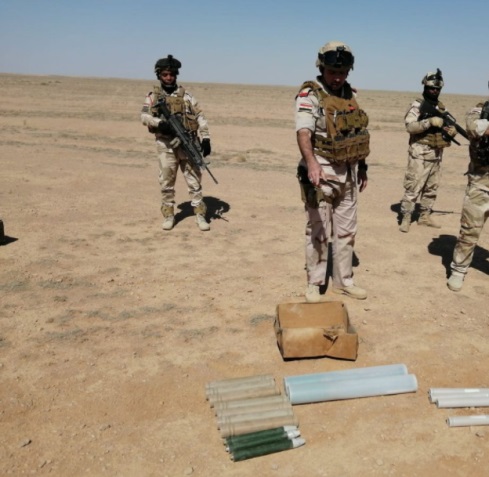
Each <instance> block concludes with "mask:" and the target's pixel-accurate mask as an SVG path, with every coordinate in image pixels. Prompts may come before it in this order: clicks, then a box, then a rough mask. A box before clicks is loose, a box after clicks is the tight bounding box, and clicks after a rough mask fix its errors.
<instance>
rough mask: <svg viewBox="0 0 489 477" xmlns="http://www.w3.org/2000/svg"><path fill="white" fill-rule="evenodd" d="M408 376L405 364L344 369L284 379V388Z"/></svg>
mask: <svg viewBox="0 0 489 477" xmlns="http://www.w3.org/2000/svg"><path fill="white" fill-rule="evenodd" d="M401 374H409V373H408V369H407V366H406V365H405V364H387V365H384V366H370V367H367V368H355V369H346V370H344V371H328V372H325V373H313V374H302V375H297V376H287V377H285V378H284V386H285V387H286V386H287V385H289V384H291V385H298V384H302V383H304V384H305V383H307V384H309V383H311V382H331V381H339V380H344V379H359V378H367V377H368V378H370V377H378V376H395V375H401Z"/></svg>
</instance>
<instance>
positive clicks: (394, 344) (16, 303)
mask: <svg viewBox="0 0 489 477" xmlns="http://www.w3.org/2000/svg"><path fill="white" fill-rule="evenodd" d="M355 74H359V73H356V72H355ZM304 79H312V78H304ZM181 81H182V83H183V84H186V83H185V78H184V77H183V76H182V78H181ZM152 83H153V82H152V81H151V80H148V81H124V80H111V79H89V78H68V77H55V76H52V77H50V76H49V77H48V76H43V77H41V76H18V75H9V74H2V75H0V154H1V174H0V216H1V217H2V218H3V220H4V222H5V233H6V234H7V236H8V237H9V240H8V243H7V244H6V245H4V246H2V247H0V474H1V475H31V474H33V475H56V476H85V475H95V476H167V477H178V476H188V475H195V476H204V477H210V476H236V477H238V476H239V477H245V476H246V477H247V476H264V477H268V476H272V477H273V476H279V475H280V476H281V477H289V476H290V477H292V476H294V477H295V476H299V475H300V476H304V477H326V476H327V477H343V476H346V477H350V476H352V477H356V476H363V477H365V476H399V477H401V476H403V477H411V476H413V475H416V476H418V477H427V476H464V477H465V476H468V475H472V476H482V475H487V468H488V464H489V450H488V442H489V431H487V430H486V428H484V427H465V428H449V427H448V426H447V424H446V422H445V420H446V418H447V417H448V416H455V415H470V414H484V413H485V412H486V410H485V409H484V408H480V409H438V408H436V407H435V406H434V405H433V404H431V403H430V402H429V400H428V396H427V391H428V390H429V389H430V388H432V387H489V377H488V376H489V375H488V372H487V370H488V368H489V347H488V345H487V343H488V341H489V310H488V306H487V304H488V299H487V289H488V284H489V238H488V235H487V231H486V232H485V233H484V234H483V236H482V238H481V240H480V243H479V246H478V247H477V250H476V255H475V259H474V262H473V265H472V267H471V269H470V272H469V274H468V276H467V279H466V282H465V285H464V288H463V290H462V291H461V292H460V293H453V292H451V291H449V290H448V289H447V287H446V277H447V267H448V265H449V262H450V259H451V253H452V250H453V246H454V243H455V239H456V236H457V234H458V228H459V220H460V211H461V205H462V198H463V194H464V189H465V184H466V179H465V177H464V172H465V170H466V165H467V141H465V140H464V139H463V138H461V139H460V140H461V143H462V145H461V146H453V147H451V148H449V149H448V150H447V151H446V154H445V159H444V162H443V183H442V186H441V189H440V192H439V198H438V200H437V203H436V219H437V220H438V221H439V222H440V224H441V225H442V228H441V229H439V230H436V229H429V228H425V227H418V226H417V225H416V224H413V226H412V228H411V231H410V232H409V234H402V233H400V232H399V231H398V222H397V215H398V208H399V200H400V198H401V195H402V178H403V174H404V169H405V165H406V160H407V153H406V150H407V134H406V132H405V131H404V128H403V122H402V120H403V115H404V112H405V110H406V108H407V106H408V105H409V103H410V102H411V100H412V99H414V98H415V97H418V96H419V91H416V89H415V88H416V85H413V88H414V89H413V91H414V92H381V91H360V92H359V102H360V103H361V105H362V106H363V107H364V109H365V110H366V111H367V112H368V113H369V116H370V131H371V135H372V148H371V149H372V153H371V155H370V157H369V159H368V162H369V164H370V169H369V184H368V188H367V190H366V191H365V192H363V193H362V194H361V197H360V205H359V232H358V237H357V245H356V257H357V259H358V260H357V261H356V268H355V278H356V282H357V283H358V284H359V285H361V286H364V287H365V288H367V290H368V292H369V296H368V299H367V300H365V301H354V300H352V299H349V298H347V297H344V298H343V301H344V302H345V304H346V306H347V308H348V311H349V314H350V318H351V321H352V323H353V325H354V326H355V327H356V329H357V331H358V334H359V337H360V346H359V355H358V359H357V360H356V361H344V360H334V359H330V358H321V359H307V360H291V361H284V360H283V359H282V357H281V355H280V353H279V350H278V348H277V344H276V338H275V335H274V332H273V322H274V318H275V308H276V305H277V304H279V303H284V302H297V301H301V300H302V299H303V292H304V288H305V272H304V257H303V243H304V237H303V233H304V217H303V210H302V204H301V201H300V196H299V189H298V185H297V182H296V179H295V168H296V163H297V159H298V154H297V147H296V144H295V134H294V124H293V106H292V105H293V97H294V95H295V92H296V88H293V87H264V86H239V85H225V84H222V85H218V84H186V86H187V87H188V89H189V90H191V91H192V92H193V93H194V94H195V95H196V97H197V98H198V99H199V101H200V103H201V105H202V107H203V109H204V110H205V112H206V115H207V117H208V119H209V123H210V128H211V134H212V147H213V154H212V156H211V166H210V167H211V169H212V171H213V173H214V175H215V176H216V178H217V179H218V181H219V184H218V185H215V184H214V183H213V182H212V181H211V180H210V177H209V176H205V179H204V193H205V199H206V202H207V204H208V207H209V217H210V221H211V227H212V228H211V231H210V232H208V233H202V232H200V231H199V230H198V228H197V226H196V224H195V222H194V219H193V217H192V216H191V209H190V205H189V201H188V197H187V193H186V187H185V184H184V182H183V179H182V177H181V176H179V178H178V181H177V199H178V203H179V213H178V219H179V221H178V223H177V226H176V227H175V229H174V230H173V231H171V232H163V231H162V230H161V228H160V226H161V217H160V211H159V200H160V199H159V188H158V182H157V164H156V159H155V151H154V143H153V139H152V137H151V136H150V135H149V134H148V133H147V131H146V129H145V128H144V127H143V126H141V124H140V123H139V112H140V108H141V104H142V101H143V99H144V96H145V95H146V93H147V92H148V91H149V90H150V88H151V85H152ZM352 83H353V84H354V85H355V76H353V78H352ZM442 99H443V100H444V102H445V104H446V105H447V107H448V108H449V110H450V111H451V112H452V114H453V115H454V116H455V117H456V118H457V119H458V120H459V122H460V123H461V124H462V125H463V123H464V121H463V118H464V113H465V111H466V110H467V109H468V108H470V107H471V106H472V105H473V104H475V103H476V102H477V101H479V100H481V99H483V98H479V97H476V96H461V95H448V94H447V95H442ZM326 297H327V298H328V299H331V300H338V299H341V297H338V296H337V295H332V294H330V291H328V292H327V293H326ZM395 363H404V364H406V366H407V367H408V369H409V371H410V372H411V373H413V374H415V375H416V377H417V379H418V384H419V389H418V391H417V392H416V393H409V394H400V395H396V396H384V397H371V398H364V399H353V400H344V401H336V402H327V403H317V404H307V405H301V406H294V411H295V413H296V415H297V417H298V418H299V422H300V428H301V431H302V435H303V437H304V438H305V439H306V445H305V446H303V447H301V448H299V449H295V450H293V451H288V452H282V453H278V454H273V455H269V456H263V457H259V458H256V459H251V460H247V461H244V462H237V463H234V462H232V461H231V460H230V459H229V457H228V455H227V454H226V452H225V451H224V448H223V445H222V440H221V437H220V435H219V432H218V430H217V427H216V420H215V417H214V414H213V413H212V411H211V409H210V406H209V403H208V402H207V401H206V399H205V392H204V387H205V384H206V383H208V382H210V381H214V380H219V379H226V378H231V377H237V376H246V375H253V374H265V373H270V374H273V376H274V377H275V378H276V381H277V383H279V384H280V385H281V383H282V378H283V377H284V376H290V375H294V374H306V373H315V372H321V371H331V370H343V369H353V368H358V367H365V366H375V365H383V364H395Z"/></svg>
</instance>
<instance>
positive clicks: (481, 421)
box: [447, 414, 489, 427]
mask: <svg viewBox="0 0 489 477" xmlns="http://www.w3.org/2000/svg"><path fill="white" fill-rule="evenodd" d="M447 424H448V425H449V427H462V426H489V416H488V415H487V414H481V415H478V416H455V417H449V418H448V419H447Z"/></svg>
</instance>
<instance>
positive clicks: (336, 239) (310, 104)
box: [295, 41, 369, 303]
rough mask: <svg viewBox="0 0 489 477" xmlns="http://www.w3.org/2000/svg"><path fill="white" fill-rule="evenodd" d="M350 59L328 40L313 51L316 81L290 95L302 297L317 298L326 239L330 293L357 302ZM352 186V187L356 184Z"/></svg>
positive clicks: (357, 180) (361, 178)
mask: <svg viewBox="0 0 489 477" xmlns="http://www.w3.org/2000/svg"><path fill="white" fill-rule="evenodd" d="M353 62H354V57H353V54H352V51H351V49H350V48H349V47H348V45H346V44H344V43H342V42H337V41H332V42H329V43H327V44H326V45H324V46H323V47H322V48H321V49H320V50H319V54H318V58H317V61H316V66H317V67H318V68H319V72H320V75H319V76H318V77H317V78H316V81H307V82H305V83H304V84H303V85H302V86H301V88H300V91H299V93H298V95H297V96H296V103H295V107H296V114H295V123H296V132H297V143H298V146H299V150H300V153H301V156H302V158H301V160H300V162H299V167H298V179H299V182H300V186H301V192H302V200H303V202H304V206H305V212H306V217H307V224H306V272H307V283H308V285H307V290H306V294H305V297H306V301H308V302H311V303H314V302H318V301H320V300H321V296H320V286H324V285H325V284H326V271H327V258H328V241H329V237H330V236H332V245H333V247H332V248H333V250H332V251H333V292H335V293H340V294H345V295H347V296H350V297H352V298H356V299H359V300H363V299H365V298H366V297H367V292H366V291H365V290H364V289H362V288H360V287H358V286H356V285H354V283H353V268H352V266H353V265H352V261H353V247H354V244H355V236H356V232H357V194H358V190H360V192H361V191H363V190H364V189H365V187H366V186H367V164H365V158H366V157H367V155H368V154H369V134H368V131H367V129H366V127H367V124H368V118H367V115H366V114H365V112H364V111H363V110H361V109H360V107H359V105H358V103H357V101H356V94H355V92H354V90H353V89H352V88H351V86H350V84H349V83H348V82H347V81H346V78H347V76H348V73H349V72H350V70H351V69H352V68H353ZM357 184H358V186H357Z"/></svg>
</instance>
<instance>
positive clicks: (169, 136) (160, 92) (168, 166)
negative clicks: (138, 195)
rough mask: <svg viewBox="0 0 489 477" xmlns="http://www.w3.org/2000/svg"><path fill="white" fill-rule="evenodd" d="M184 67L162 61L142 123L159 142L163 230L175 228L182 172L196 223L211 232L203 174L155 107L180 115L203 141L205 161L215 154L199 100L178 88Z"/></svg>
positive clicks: (167, 59) (156, 69)
mask: <svg viewBox="0 0 489 477" xmlns="http://www.w3.org/2000/svg"><path fill="white" fill-rule="evenodd" d="M181 66H182V64H181V63H180V61H178V60H177V59H176V58H174V57H173V56H172V55H168V56H167V57H166V58H162V59H159V60H158V61H157V62H156V64H155V74H156V77H157V78H158V80H159V81H160V84H159V85H157V86H155V87H154V90H153V91H152V92H150V93H149V94H148V95H147V96H146V99H145V101H144V104H143V109H142V111H141V122H142V123H143V125H144V126H147V127H148V130H149V132H150V133H153V134H154V135H155V138H156V149H157V153H158V162H159V170H160V173H159V181H160V186H161V213H162V214H163V225H162V228H163V230H171V229H172V228H173V226H174V225H175V212H174V206H175V181H176V178H177V172H178V168H179V167H180V170H181V171H182V173H183V177H184V178H185V181H186V182H187V187H188V192H189V196H190V201H191V205H192V206H193V208H194V213H195V215H196V222H197V225H198V227H199V229H200V230H202V231H206V230H209V229H210V226H209V223H208V222H207V220H206V218H205V215H206V211H207V209H206V205H205V202H204V200H203V196H202V186H201V181H202V172H201V171H200V169H196V168H194V167H192V166H191V164H190V163H189V161H188V160H187V156H186V155H185V152H184V151H183V150H182V149H181V148H179V146H180V144H181V141H180V139H179V138H178V137H175V136H174V134H173V133H172V129H171V128H170V126H169V124H168V122H167V121H166V120H165V118H163V117H162V118H160V117H159V116H158V112H157V110H156V109H155V108H154V106H155V104H156V103H157V102H158V101H160V100H164V101H165V103H166V105H167V107H168V109H169V110H170V112H171V113H172V114H178V115H179V116H180V117H181V118H182V120H183V124H184V126H185V128H186V129H187V131H189V132H190V133H191V134H192V135H194V136H195V137H197V136H198V137H199V139H200V140H201V146H202V155H203V156H204V157H206V156H208V155H209V154H210V153H211V142H210V135H209V128H208V126H207V120H206V118H205V116H204V114H203V113H202V110H201V109H200V108H199V105H198V103H197V101H196V99H195V98H194V97H193V96H192V95H191V94H190V93H189V92H188V91H187V90H186V89H185V88H183V87H182V86H180V85H178V84H177V76H178V73H179V69H180V67H181Z"/></svg>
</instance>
